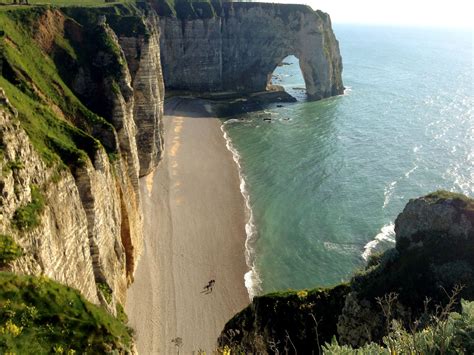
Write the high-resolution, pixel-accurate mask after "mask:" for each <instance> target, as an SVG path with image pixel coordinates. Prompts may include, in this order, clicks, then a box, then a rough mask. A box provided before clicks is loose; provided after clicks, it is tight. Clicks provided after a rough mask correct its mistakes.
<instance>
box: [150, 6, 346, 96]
mask: <svg viewBox="0 0 474 355" xmlns="http://www.w3.org/2000/svg"><path fill="white" fill-rule="evenodd" d="M152 4H154V6H155V8H156V10H157V11H158V14H159V15H160V28H161V32H162V37H161V59H162V65H163V73H164V81H165V85H166V88H167V89H175V90H191V91H196V92H214V91H232V92H239V93H249V92H258V91H265V90H266V88H267V85H268V84H269V80H270V78H271V74H272V72H273V71H274V70H275V68H276V67H277V65H278V64H280V63H281V61H282V60H283V59H284V58H285V57H287V56H288V55H291V54H293V55H295V56H296V57H298V59H299V61H300V67H301V71H302V73H303V77H304V80H305V83H306V91H307V94H308V96H309V97H310V98H312V99H322V98H325V97H329V96H334V95H338V94H342V93H343V90H344V87H343V84H342V78H341V73H342V60H341V56H340V53H339V44H338V42H337V40H336V38H335V36H334V33H333V31H332V28H331V20H330V18H329V15H328V14H326V13H324V12H321V11H313V10H312V9H311V8H310V7H309V6H304V5H288V4H266V3H232V2H225V3H222V4H221V3H219V2H210V3H206V2H202V3H201V2H200V3H197V4H196V3H192V2H184V1H178V2H176V5H175V8H171V7H170V6H168V3H167V2H165V1H164V0H157V1H154V2H152Z"/></svg>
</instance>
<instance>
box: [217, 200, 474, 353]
mask: <svg viewBox="0 0 474 355" xmlns="http://www.w3.org/2000/svg"><path fill="white" fill-rule="evenodd" d="M395 230H396V233H397V236H396V241H397V242H396V248H393V249H390V250H388V251H386V252H385V253H384V254H382V255H374V256H373V257H372V258H371V259H370V260H369V263H368V265H367V267H366V269H365V270H364V271H362V272H359V273H358V274H356V275H355V276H354V277H353V278H352V280H351V281H350V283H349V284H348V285H339V286H336V287H335V288H333V289H329V290H313V291H299V292H289V293H280V294H271V295H266V296H261V297H256V298H255V299H254V300H253V302H252V304H251V305H250V306H248V307H247V308H246V309H244V310H243V311H242V312H240V313H239V314H237V315H236V316H234V318H232V319H231V320H230V321H229V322H228V323H227V325H226V326H225V329H224V330H223V332H222V333H221V337H220V338H219V344H220V345H221V346H225V345H227V346H229V347H230V348H231V349H235V350H237V351H244V352H254V353H255V352H256V353H263V354H265V353H274V352H282V351H284V349H285V348H287V349H288V348H289V349H292V347H291V345H290V346H288V343H289V340H290V339H291V341H292V343H293V344H294V345H295V347H296V348H297V350H298V352H301V353H304V354H306V353H307V354H310V353H312V352H313V351H314V352H315V353H317V352H318V345H317V344H316V343H318V344H319V345H323V344H324V343H325V342H330V341H331V339H332V337H334V336H335V337H336V338H337V339H338V341H339V342H340V343H343V344H349V345H352V346H356V347H357V346H362V345H364V344H366V343H367V342H370V341H381V339H382V337H383V336H384V335H385V334H386V331H387V327H386V324H387V318H386V316H385V315H384V313H383V312H382V308H381V307H380V305H379V304H378V301H377V298H383V297H384V296H386V295H388V294H390V293H392V295H397V296H396V300H395V301H394V302H393V305H392V312H391V315H390V318H391V319H397V320H398V321H399V322H400V323H401V324H403V325H405V326H406V327H408V326H409V325H410V324H412V323H411V322H413V321H415V320H416V319H419V318H420V317H422V316H425V315H426V314H425V311H426V312H428V314H430V313H433V312H435V311H436V305H444V304H446V303H447V302H448V295H449V294H451V292H452V290H453V289H454V288H455V287H456V285H461V286H463V289H462V290H461V292H460V293H459V294H458V295H457V296H456V297H457V299H458V300H459V298H461V297H462V298H464V299H466V300H471V301H472V300H474V200H473V199H471V198H468V197H466V196H463V195H460V194H454V193H449V192H445V191H439V192H435V193H432V194H429V195H427V196H424V197H421V198H418V199H415V200H410V202H409V203H408V204H407V206H406V207H405V209H404V211H403V212H402V213H401V214H400V215H399V216H398V218H397V220H396V226H395ZM318 294H319V295H320V296H319V297H315V295H318ZM298 295H300V297H298ZM309 295H312V297H309ZM332 297H334V298H332ZM427 297H428V298H430V300H431V302H430V304H429V306H428V307H427V308H425V305H424V301H425V299H426V298H427ZM456 307H459V304H457V305H456ZM313 317H314V319H313ZM311 319H313V322H312V323H311V321H310V320H311ZM316 328H317V329H318V335H317V336H318V338H317V339H316V334H315V329H316ZM316 340H317V341H316Z"/></svg>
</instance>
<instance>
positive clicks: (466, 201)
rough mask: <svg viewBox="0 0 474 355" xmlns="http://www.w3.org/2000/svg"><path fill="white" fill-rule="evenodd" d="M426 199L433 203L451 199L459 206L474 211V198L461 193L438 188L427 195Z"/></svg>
mask: <svg viewBox="0 0 474 355" xmlns="http://www.w3.org/2000/svg"><path fill="white" fill-rule="evenodd" d="M425 199H428V200H430V201H432V202H433V203H443V202H444V201H447V200H451V201H453V202H454V204H455V205H456V206H457V207H458V208H461V209H464V210H466V211H468V212H471V213H473V212H474V199H472V198H469V197H467V196H465V195H463V194H460V193H456V192H449V191H445V190H438V191H435V192H432V193H430V194H428V195H426V196H425Z"/></svg>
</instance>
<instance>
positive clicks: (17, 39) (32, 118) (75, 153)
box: [0, 7, 112, 165]
mask: <svg viewBox="0 0 474 355" xmlns="http://www.w3.org/2000/svg"><path fill="white" fill-rule="evenodd" d="M45 11H46V9H45V8H26V7H25V8H16V9H14V10H8V9H1V8H0V28H1V29H2V31H3V36H2V37H1V38H0V45H1V47H2V48H1V49H2V51H1V53H2V58H1V59H2V73H1V74H2V75H1V76H0V87H2V88H3V89H4V90H5V91H6V93H7V96H8V98H9V99H10V101H11V103H12V105H13V106H14V107H15V108H16V109H17V110H18V113H19V115H18V117H19V119H20V122H21V124H22V126H23V128H24V129H25V130H26V132H27V133H28V135H29V137H30V139H31V141H32V143H33V145H34V146H35V148H36V150H37V151H38V152H39V153H40V154H41V155H42V157H43V159H44V161H45V162H46V163H48V164H50V165H52V164H54V163H56V162H59V161H62V162H64V163H66V164H67V165H76V164H81V163H83V161H84V159H85V158H86V156H87V155H89V156H90V157H92V156H93V154H94V152H95V150H96V149H98V147H99V144H100V143H99V141H98V140H97V139H94V138H93V137H92V136H91V134H90V133H89V132H86V129H87V127H88V126H91V125H102V126H103V129H104V130H110V131H111V130H112V127H111V126H110V124H108V123H107V122H106V121H105V120H104V119H103V118H101V117H99V116H97V115H96V114H94V113H92V112H91V111H89V110H88V109H87V108H86V107H85V106H84V105H83V104H82V103H81V102H80V101H79V100H78V99H77V97H76V96H75V95H74V94H73V93H72V91H71V90H70V89H69V88H68V86H67V85H66V84H65V83H64V81H63V80H62V78H61V77H60V75H59V73H58V68H57V67H56V65H55V63H54V61H53V59H52V58H51V57H50V56H49V55H48V54H47V53H45V52H44V51H43V50H42V49H41V48H40V47H39V45H38V44H37V43H36V42H35V41H34V39H33V38H34V35H35V34H34V31H35V29H36V28H37V26H35V25H34V24H35V22H37V21H38V20H39V18H40V17H41V16H42V15H43V14H44V13H45ZM55 42H56V45H57V46H58V47H62V48H64V50H65V51H66V52H68V53H70V55H71V56H73V57H74V56H76V53H75V52H74V49H73V47H72V46H71V45H70V43H69V42H68V41H67V40H66V39H65V38H62V37H60V36H59V35H58V36H57V37H56V40H55ZM78 126H79V127H81V128H78Z"/></svg>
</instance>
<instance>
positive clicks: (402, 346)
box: [323, 301, 474, 355]
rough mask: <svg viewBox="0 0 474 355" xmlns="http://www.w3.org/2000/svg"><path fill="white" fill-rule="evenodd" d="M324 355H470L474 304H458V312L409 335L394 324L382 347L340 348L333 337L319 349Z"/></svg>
mask: <svg viewBox="0 0 474 355" xmlns="http://www.w3.org/2000/svg"><path fill="white" fill-rule="evenodd" d="M323 353H324V354H332V355H359V354H360V355H364V354H374V355H375V354H387V355H390V354H394V353H395V354H474V302H466V301H464V302H463V303H462V312H461V313H460V314H459V313H456V312H451V313H449V314H448V315H447V316H446V318H445V319H437V320H436V321H435V322H434V323H433V324H432V325H430V326H429V327H427V328H425V329H423V330H421V331H416V332H409V331H407V330H406V329H405V328H404V327H402V326H401V325H400V324H399V323H398V322H394V323H393V324H392V330H391V332H390V333H389V334H388V335H387V336H385V337H384V338H383V345H379V344H377V343H369V344H366V345H364V346H363V347H361V348H358V349H354V348H353V347H351V346H347V345H340V344H339V343H338V342H337V340H336V339H335V338H334V339H333V340H332V341H331V343H326V344H325V345H324V346H323Z"/></svg>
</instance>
